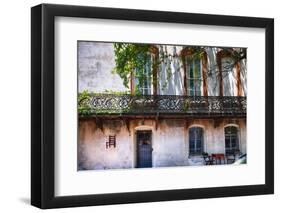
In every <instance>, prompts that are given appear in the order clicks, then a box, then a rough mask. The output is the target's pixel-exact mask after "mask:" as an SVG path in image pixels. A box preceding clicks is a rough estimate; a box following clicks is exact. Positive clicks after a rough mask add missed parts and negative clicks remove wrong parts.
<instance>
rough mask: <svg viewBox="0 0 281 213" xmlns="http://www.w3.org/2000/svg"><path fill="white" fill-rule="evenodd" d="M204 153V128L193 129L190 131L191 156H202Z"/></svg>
mask: <svg viewBox="0 0 281 213" xmlns="http://www.w3.org/2000/svg"><path fill="white" fill-rule="evenodd" d="M202 153H203V128H201V127H191V128H190V129H189V154H190V155H201V154H202Z"/></svg>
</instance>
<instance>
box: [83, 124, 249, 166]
mask: <svg viewBox="0 0 281 213" xmlns="http://www.w3.org/2000/svg"><path fill="white" fill-rule="evenodd" d="M229 124H232V125H235V126H237V127H238V128H239V133H238V134H239V147H240V151H241V152H242V153H246V123H245V119H224V120H221V121H219V122H217V121H215V120H213V119H199V120H190V121H189V122H188V127H187V123H186V121H185V120H179V119H177V120H159V121H158V128H157V130H156V128H155V127H156V125H155V120H132V121H131V122H130V126H129V130H130V131H128V129H127V126H126V125H125V123H124V122H123V121H122V120H116V121H104V123H103V131H102V130H101V129H100V128H98V127H97V125H96V122H95V119H89V120H80V122H79V142H78V162H79V165H78V169H79V170H83V169H112V168H114V169H121V168H134V167H136V135H135V132H136V131H137V130H152V148H153V152H152V166H153V167H167V166H184V165H202V164H203V159H202V157H201V156H189V141H188V139H189V135H188V129H189V128H190V127H193V126H200V127H202V128H203V129H204V139H203V140H204V141H203V143H204V151H205V152H208V153H209V154H211V153H225V138H224V127H225V126H227V125H229ZM109 135H116V148H113V147H110V148H108V149H106V145H105V143H106V142H107V141H108V136H109Z"/></svg>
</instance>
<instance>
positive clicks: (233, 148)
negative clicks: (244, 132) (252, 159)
mask: <svg viewBox="0 0 281 213" xmlns="http://www.w3.org/2000/svg"><path fill="white" fill-rule="evenodd" d="M224 134H225V154H226V155H230V154H235V153H236V152H238V151H239V141H238V128H237V127H236V126H227V127H225V128H224Z"/></svg>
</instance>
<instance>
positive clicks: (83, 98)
mask: <svg viewBox="0 0 281 213" xmlns="http://www.w3.org/2000/svg"><path fill="white" fill-rule="evenodd" d="M90 98H91V93H90V92H89V91H88V90H84V91H83V92H81V93H78V98H77V101H78V113H79V114H80V115H89V114H91V106H90V103H89V101H90Z"/></svg>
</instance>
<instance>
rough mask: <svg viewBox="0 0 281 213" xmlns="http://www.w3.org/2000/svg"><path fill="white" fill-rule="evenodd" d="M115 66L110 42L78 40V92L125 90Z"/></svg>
mask: <svg viewBox="0 0 281 213" xmlns="http://www.w3.org/2000/svg"><path fill="white" fill-rule="evenodd" d="M114 67H115V61H114V50H113V44H112V43H103V42H83V41H80V42H78V87H79V92H82V91H83V90H88V91H91V92H105V90H113V91H127V90H128V88H125V86H124V85H123V80H122V79H121V78H120V76H119V75H117V74H113V73H112V70H113V68H114Z"/></svg>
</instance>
